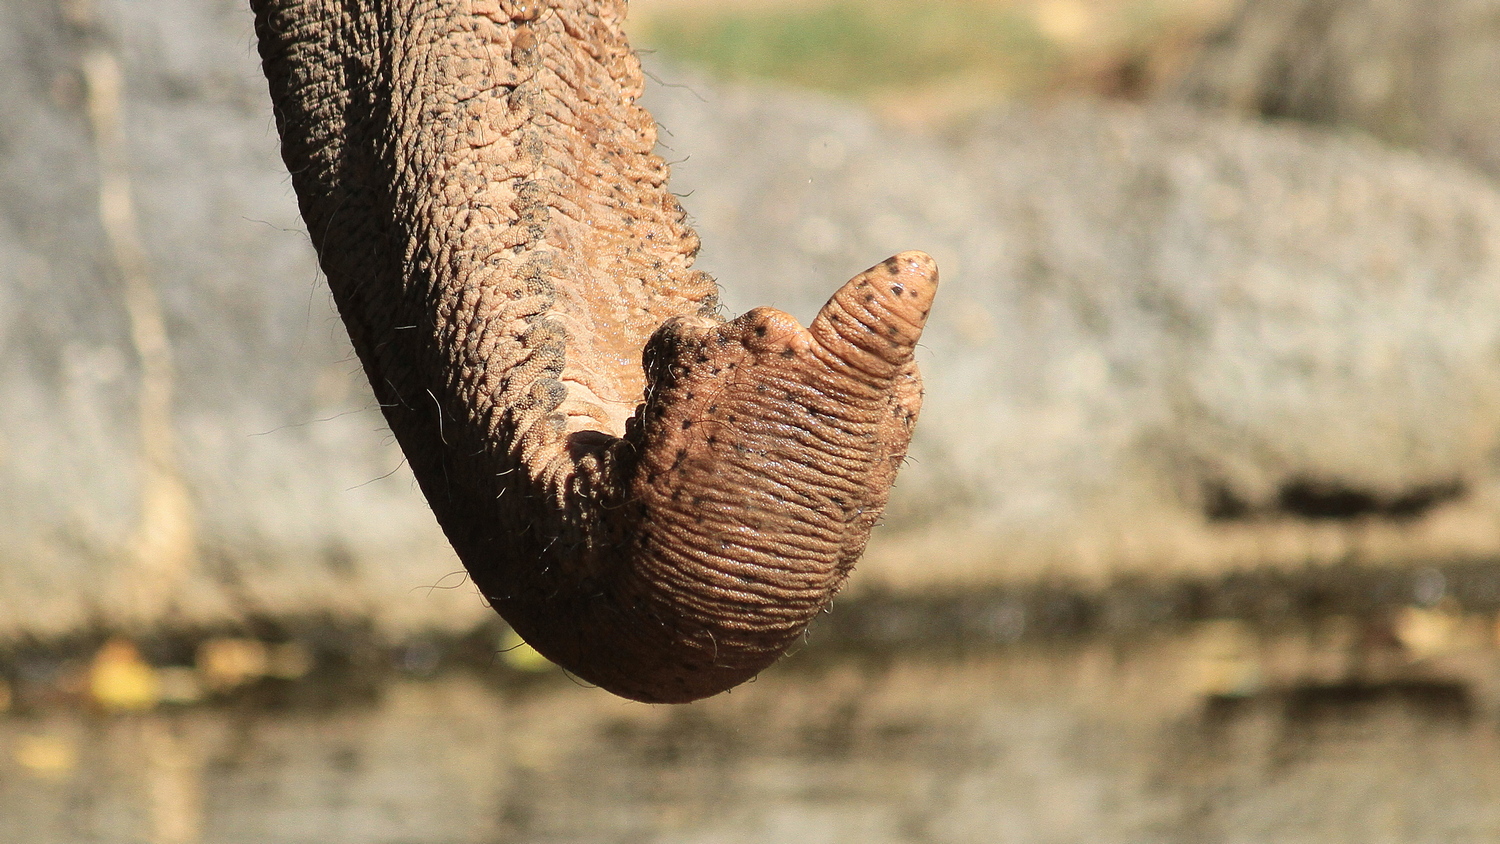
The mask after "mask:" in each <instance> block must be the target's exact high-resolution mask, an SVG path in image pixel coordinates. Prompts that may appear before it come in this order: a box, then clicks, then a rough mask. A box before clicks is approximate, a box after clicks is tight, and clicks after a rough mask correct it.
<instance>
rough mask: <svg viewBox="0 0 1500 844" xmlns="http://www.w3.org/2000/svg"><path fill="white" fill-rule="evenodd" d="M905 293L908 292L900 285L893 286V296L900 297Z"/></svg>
mask: <svg viewBox="0 0 1500 844" xmlns="http://www.w3.org/2000/svg"><path fill="white" fill-rule="evenodd" d="M905 291H906V288H904V287H902V286H901V285H899V284H893V285H891V293H892V294H893V295H895V296H900V295H901V294H902V293H904V292H905Z"/></svg>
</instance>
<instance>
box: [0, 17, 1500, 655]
mask: <svg viewBox="0 0 1500 844" xmlns="http://www.w3.org/2000/svg"><path fill="white" fill-rule="evenodd" d="M1408 5H1409V4H1402V3H1398V2H1395V0H1247V2H1246V3H1245V4H1244V6H1243V7H1242V9H1241V10H1240V11H1239V12H1237V13H1236V15H1235V16H1234V17H1232V18H1231V19H1230V20H1229V22H1228V25H1227V28H1225V29H1223V30H1221V31H1219V32H1218V33H1217V34H1214V35H1212V36H1211V37H1208V38H1206V39H1203V40H1202V41H1201V49H1199V48H1195V50H1194V51H1193V52H1192V53H1191V55H1192V57H1193V58H1192V60H1191V61H1185V62H1184V63H1183V64H1182V66H1181V69H1180V71H1179V72H1177V73H1175V75H1172V76H1170V78H1165V77H1164V78H1163V79H1162V80H1161V81H1160V82H1159V83H1153V84H1152V85H1150V86H1149V87H1148V89H1142V88H1140V87H1139V86H1134V87H1130V86H1127V87H1128V88H1129V90H1128V93H1130V94H1131V96H1133V97H1135V98H1136V99H1135V101H1132V102H1125V101H1122V100H1119V99H1114V100H1101V99H1099V98H1098V97H1076V96H1072V95H1067V96H1063V95H1054V96H1050V97H1047V98H1044V101H1042V102H1037V103H1033V104H1028V105H1022V104H1016V103H1013V104H1011V105H1009V106H1005V107H992V108H990V109H988V110H985V111H983V112H981V113H978V114H974V115H971V116H969V117H968V118H967V119H966V120H964V121H962V122H961V123H959V124H948V125H946V126H945V128H944V130H943V131H941V132H937V131H918V130H915V129H913V128H911V127H909V126H908V127H906V128H895V127H893V126H892V124H891V123H890V122H889V121H887V120H883V119H880V118H877V117H876V116H874V115H873V114H872V113H871V112H869V111H866V110H863V109H861V108H859V107H856V106H852V105H848V104H845V103H842V102H837V101H834V100H831V99H826V98H823V97H820V96H817V95H812V94H807V93H801V92H796V91H792V90H787V89H775V88H769V87H763V86H762V87H754V86H726V85H723V84H720V83H715V82H711V81H709V79H708V78H706V77H703V76H697V75H694V74H693V73H690V72H685V71H680V70H676V69H673V68H671V67H669V66H667V65H665V64H664V63H662V62H660V61H653V63H652V68H653V73H654V75H655V76H656V78H657V80H658V81H657V82H656V83H654V84H653V85H651V86H650V91H649V103H648V104H649V106H650V107H651V108H652V109H653V112H654V113H655V114H656V117H657V119H658V121H659V123H660V124H661V126H662V127H663V133H662V141H663V143H664V149H663V154H664V155H665V156H666V157H667V158H668V160H671V161H674V162H676V164H675V166H674V182H673V184H674V185H675V186H676V189H677V190H678V191H679V192H680V193H682V194H684V196H685V199H684V204H685V205H686V207H687V208H688V210H689V211H690V212H691V213H692V214H693V215H694V216H695V218H696V220H697V223H698V225H699V228H700V233H701V234H702V236H703V240H704V244H705V246H704V251H703V254H702V257H701V262H702V263H701V266H703V267H704V268H705V269H707V270H709V271H710V272H712V273H714V274H715V275H716V276H717V277H718V278H719V280H720V281H721V283H722V284H723V285H724V288H725V296H726V300H727V303H728V308H729V310H731V311H735V312H737V311H740V310H743V309H745V308H748V307H751V306H753V305H758V304H774V305H778V306H780V307H783V308H786V309H788V310H791V311H792V312H793V313H795V314H797V315H798V316H799V317H801V318H804V319H805V318H806V317H808V316H810V314H811V313H812V312H813V310H814V309H815V308H816V306H817V305H818V304H820V303H821V301H822V299H823V297H825V296H826V295H827V294H828V292H829V291H831V290H832V289H833V288H834V286H835V285H836V284H837V283H838V282H840V281H842V280H843V279H845V278H847V277H848V276H850V275H852V274H853V273H854V272H856V271H858V270H860V269H862V268H864V267H865V266H868V265H870V264H872V263H874V262H876V261H878V260H880V259H882V258H884V257H885V256H886V255H888V254H890V253H892V252H894V251H897V250H899V249H906V248H914V247H915V248H924V249H927V250H928V251H930V252H932V253H933V254H934V255H935V256H936V257H937V259H938V261H939V264H940V266H941V267H942V270H943V278H944V288H943V292H942V298H941V300H940V302H939V304H938V306H937V308H936V309H935V310H934V322H933V325H932V328H931V329H930V334H929V335H928V337H927V339H926V342H925V344H924V347H923V351H922V354H923V359H922V365H923V368H924V373H925V374H926V378H927V383H928V389H929V392H928V398H927V404H926V407H925V409H924V415H923V418H922V422H921V425H920V427H919V433H918V437H917V440H916V442H915V443H914V447H913V450H912V460H911V462H910V463H909V465H908V466H907V467H906V469H905V470H904V471H903V474H902V476H901V478H900V481H899V484H898V487H897V490H896V494H895V496H894V497H893V499H892V504H891V509H890V512H889V517H888V519H887V524H886V526H885V527H884V528H883V529H882V530H881V531H880V532H879V533H878V534H877V537H876V539H875V540H874V541H873V542H872V544H871V547H870V552H869V555H868V557H867V559H866V561H865V562H864V563H862V564H861V568H860V570H859V572H858V573H857V574H856V576H855V579H854V581H853V586H852V587H851V588H852V589H854V590H871V589H874V588H883V589H888V590H895V591H898V592H902V591H911V592H925V591H933V590H945V589H953V588H956V587H959V586H968V585H972V584H985V583H1001V582H1005V583H1016V582H1019V583H1035V582H1041V581H1049V582H1050V581H1057V580H1062V581H1067V582H1076V583H1081V584H1090V583H1102V582H1106V581H1111V580H1118V579H1119V578H1121V577H1127V576H1128V577H1145V578H1165V577H1170V576H1176V575H1179V574H1183V573H1195V574H1198V575H1203V576H1220V575H1224V574H1227V573H1230V572H1234V571H1242V570H1263V569H1266V568H1283V569H1300V567H1302V566H1305V565H1308V564H1313V565H1328V564H1351V563H1352V564H1360V565H1365V564H1368V565H1375V566H1428V565H1432V564H1435V563H1447V562H1474V561H1479V562H1485V561H1492V560H1494V559H1496V558H1497V556H1500V471H1497V457H1496V456H1497V447H1500V193H1497V190H1496V186H1495V184H1494V182H1493V177H1494V175H1495V174H1496V173H1497V167H1500V164H1496V162H1500V152H1497V150H1500V138H1496V137H1495V132H1496V131H1497V130H1496V129H1495V127H1496V126H1500V121H1497V120H1495V118H1494V115H1495V114H1496V111H1497V110H1500V98H1496V97H1495V96H1493V94H1492V92H1494V91H1496V90H1500V87H1497V86H1496V85H1495V84H1493V83H1492V81H1491V80H1493V79H1494V78H1495V77H1496V76H1500V63H1497V62H1495V61H1494V60H1493V56H1497V55H1500V50H1497V49H1496V44H1495V42H1496V41H1497V40H1500V2H1495V1H1494V0H1443V2H1434V3H1429V4H1420V8H1418V7H1417V6H1416V5H1413V6H1412V7H1411V8H1408ZM0 115H3V118H0V637H15V636H17V635H20V634H28V635H54V634H61V633H66V632H69V631H77V630H81V629H107V630H113V629H125V630H129V629H135V628H141V627H149V626H153V625H158V624H161V623H170V624H187V625H193V624H200V625H213V624H223V623H226V622H233V621H235V620H241V619H246V618H260V617H289V616H299V615H300V616H307V615H322V616H327V617H330V618H335V619H342V620H356V621H367V622H369V623H371V624H373V625H375V626H376V627H379V628H382V629H385V630H388V631H390V632H392V633H397V634H399V633H401V632H402V631H410V630H414V629H418V628H425V627H437V628H442V629H449V630H459V629H464V628H466V627H469V626H472V625H474V624H476V623H478V622H479V621H480V620H481V619H484V618H487V617H488V611H487V610H485V609H484V608H483V607H482V606H481V605H480V602H479V600H478V598H477V597H476V596H475V595H474V593H473V591H472V590H471V589H469V588H468V587H467V585H466V584H465V583H464V580H463V578H462V576H461V575H459V574H458V572H459V566H458V564H457V562H456V560H455V559H454V558H453V556H452V554H451V552H449V551H448V550H447V548H446V546H445V544H444V542H443V540H442V538H441V536H440V534H439V532H438V531H437V529H436V527H435V525H434V524H433V522H432V519H431V517H430V515H429V514H428V512H427V510H426V506H425V504H424V503H423V502H422V500H421V497H420V495H419V493H418V492H417V491H416V490H415V487H414V484H413V483H412V481H411V479H410V476H409V474H407V473H406V471H405V469H404V467H403V465H402V460H401V456H400V454H399V452H398V450H397V449H396V448H395V447H394V446H393V445H392V443H391V441H390V439H389V436H388V434H387V433H386V432H385V431H384V429H383V426H382V423H381V419H380V416H379V413H378V412H377V411H376V409H375V408H374V407H373V403H372V400H371V399H370V397H369V395H368V388H367V387H366V386H365V384H364V383H363V376H362V374H361V373H360V372H359V371H358V366H357V364H356V363H355V362H354V360H353V358H352V355H351V353H350V351H349V349H348V346H347V342H346V340H345V339H344V337H343V329H342V326H341V325H340V324H339V322H338V320H337V317H336V316H335V315H334V314H333V311H332V308H331V304H330V302H329V297H328V293H327V289H326V287H325V286H324V285H323V284H322V282H321V280H320V279H319V277H318V273H317V270H316V266H315V263H314V261H313V258H312V254H311V250H310V248H309V246H308V244H307V241H306V236H305V234H304V233H303V232H302V230H301V226H302V224H301V221H300V219H299V218H298V216H297V213H296V208H295V201H294V198H293V196H292V191H291V187H290V183H289V180H288V179H287V176H286V174H285V171H284V168H283V167H282V165H281V162H280V160H279V158H278V156H277V153H276V140H275V130H274V125H273V123H272V120H271V116H270V109H269V104H268V102H267V101H266V96H265V91H264V82H263V81H262V79H261V78H260V76H259V71H258V68H257V65H256V60H255V57H254V48H253V43H252V34H251V25H250V16H249V13H248V11H247V10H246V9H245V8H244V7H243V5H242V4H241V3H240V2H238V0H158V2H154V3H150V4H144V3H132V2H126V0H92V2H91V0H62V2H48V0H0ZM1492 139H1493V140H1492Z"/></svg>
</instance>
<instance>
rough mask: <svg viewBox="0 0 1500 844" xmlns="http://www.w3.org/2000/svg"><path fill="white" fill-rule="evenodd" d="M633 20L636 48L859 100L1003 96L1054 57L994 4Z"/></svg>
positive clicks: (1021, 21)
mask: <svg viewBox="0 0 1500 844" xmlns="http://www.w3.org/2000/svg"><path fill="white" fill-rule="evenodd" d="M633 28H634V30H635V33H636V38H637V39H638V41H639V42H640V43H641V45H642V46H643V47H645V48H646V49H654V50H658V51H660V52H661V53H662V54H663V55H666V56H668V57H670V58H672V59H675V60H678V61H682V62H691V63H693V64H696V65H699V66H702V67H705V68H707V69H708V70H710V71H711V72H713V73H715V74H716V75H719V76H721V77H724V78H730V79H766V80H776V81H780V82H790V83H793V84H796V85H801V86H804V87H810V88H818V89H822V90H826V91H832V92H835V93H839V94H845V95H849V96H854V97H860V98H868V97H871V96H876V95H881V94H889V93H896V92H900V91H903V90H912V89H924V88H932V87H934V86H943V85H946V84H965V85H972V86H978V87H980V88H982V89H984V91H985V92H986V93H991V94H1005V93H1008V92H1011V91H1013V90H1016V89H1030V88H1035V87H1037V86H1038V85H1040V84H1043V82H1044V80H1046V79H1047V78H1049V77H1050V76H1051V75H1052V74H1053V73H1054V72H1055V70H1056V68H1057V66H1058V64H1059V63H1060V62H1061V61H1062V59H1063V53H1062V51H1061V50H1059V49H1058V47H1057V46H1056V45H1055V44H1054V42H1053V41H1052V40H1051V39H1049V38H1048V37H1047V36H1046V35H1044V34H1043V33H1042V31H1041V30H1040V29H1039V28H1038V26H1037V24H1036V22H1035V20H1034V18H1033V17H1032V16H1031V15H1029V14H1027V13H1026V12H1025V11H1024V10H1020V9H1017V8H1015V7H1011V6H1008V5H999V4H996V3H994V2H989V3H985V2H945V3H910V2H901V3H897V2H886V0H864V2H848V1H847V0H843V1H842V2H840V1H839V0H836V1H835V2H826V3H816V4H808V5H803V6H791V5H786V4H780V3H777V4H771V5H769V6H768V7H753V6H748V5H746V6H738V5H737V6H732V7H728V8H725V7H715V6H714V5H713V4H703V5H701V6H691V7H688V8H676V9H673V10H671V11H670V13H667V12H659V13H657V14H650V13H647V14H645V15H643V16H642V18H641V19H640V20H639V21H637V22H636V25H635V26H634V27H633Z"/></svg>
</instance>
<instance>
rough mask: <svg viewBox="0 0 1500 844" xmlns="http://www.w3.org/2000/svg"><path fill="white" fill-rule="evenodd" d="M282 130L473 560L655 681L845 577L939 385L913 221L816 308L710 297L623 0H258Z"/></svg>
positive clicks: (441, 501) (728, 680) (346, 315)
mask: <svg viewBox="0 0 1500 844" xmlns="http://www.w3.org/2000/svg"><path fill="white" fill-rule="evenodd" d="M251 5H252V6H253V8H254V11H255V19H256V32H257V35H258V37H259V42H260V52H261V57H262V60H263V64H264V68H265V72H266V76H267V79H268V80H269V83H270V90H271V97H272V100H273V102H274V104H275V109H276V122H277V127H278V129H279V131H280V133H281V139H282V155H283V158H284V159H285V161H286V164H287V167H288V169H289V171H290V172H291V174H292V182H293V185H294V186H295V189H296V192H297V196H298V199H299V202H300V205H301V209H302V214H303V217H304V219H305V220H306V222H307V228H308V234H309V236H310V237H311V239H312V241H313V245H314V246H315V247H316V249H317V251H318V255H319V258H320V261H321V264H322V267H323V269H324V271H325V272H326V273H327V277H328V284H329V287H330V288H331V290H332V292H333V296H334V299H335V301H336V302H337V305H338V308H339V311H340V313H341V314H342V316H343V319H344V322H345V324H346V326H347V327H348V330H349V336H350V338H351V339H352V340H353V343H354V348H355V349H356V350H357V352H358V354H359V358H360V361H361V363H362V364H363V366H364V369H365V372H366V373H367V374H368V376H369V379H370V384H371V386H372V387H373V388H374V390H375V395H376V396H377V398H378V399H379V402H380V405H381V407H382V408H383V409H384V412H385V416H386V419H387V421H388V423H389V425H390V427H391V430H392V431H393V432H394V434H395V436H396V439H397V440H398V442H399V443H400V445H401V447H402V449H403V450H404V451H405V453H406V455H407V457H408V459H409V461H410V464H411V468H412V470H413V472H414V473H415V475H416V478H417V481H418V482H419V483H420V485H421V487H422V490H423V492H424V493H425V494H426V496H427V500H428V501H429V502H430V503H431V505H432V509H433V512H434V513H435V514H436V516H437V518H438V521H439V522H440V523H441V525H442V527H443V529H444V531H445V532H446V534H447V536H448V538H449V540H450V541H451V542H452V543H453V547H454V549H455V550H456V551H457V552H458V555H459V557H460V558H461V559H462V561H463V563H464V565H465V567H467V569H468V571H469V573H470V575H471V576H472V577H473V580H474V583H475V584H476V585H477V586H478V588H479V589H480V591H481V592H482V593H483V594H484V596H485V597H486V598H487V599H488V600H489V602H490V603H491V604H492V605H493V607H494V609H495V610H496V611H498V612H499V613H500V615H502V616H503V617H504V618H505V619H506V621H508V622H509V623H510V624H511V625H512V626H513V627H514V628H515V630H516V631H517V632H518V633H519V634H520V635H521V636H522V637H524V638H525V639H526V641H527V642H529V643H530V644H531V645H532V646H534V647H535V648H536V649H537V650H538V651H540V652H541V653H542V654H543V655H545V656H546V657H548V658H549V659H551V660H553V661H554V662H556V663H558V664H559V665H562V666H563V667H565V668H567V669H568V670H570V671H572V672H573V673H574V674H576V675H577V676H578V677H580V678H582V679H584V680H586V681H589V682H592V683H596V684H598V685H599V686H602V687H604V688H606V689H608V690H610V691H612V692H615V693H617V694H620V695H623V696H625V697H629V698H633V699H636V700H641V701H648V702H683V701H689V700H695V699H698V698H701V697H706V696H708V695H712V694H715V693H717V692H720V691H722V690H725V689H728V688H730V687H733V686H735V685H737V684H739V683H742V682H744V681H745V680H747V679H749V678H751V677H753V676H754V675H755V674H756V673H757V672H759V671H760V670H762V669H763V668H765V667H766V666H767V665H770V664H771V663H772V662H774V661H775V660H776V658H777V657H778V656H779V655H780V654H781V653H782V652H783V651H785V650H786V649H787V647H789V646H790V645H791V644H792V643H794V642H795V641H796V640H797V639H798V637H799V636H800V635H801V634H802V632H803V631H804V630H805V628H806V626H807V624H808V623H809V622H810V621H811V619H812V618H813V617H814V616H815V615H816V614H817V612H818V611H819V610H821V609H822V608H823V607H825V606H826V605H827V604H828V602H829V600H830V599H831V598H832V596H833V594H834V593H835V592H836V591H837V590H838V589H839V587H840V586H841V585H842V584H843V583H844V580H845V578H846V577H847V576H848V574H849V570H850V568H851V567H852V566H853V565H854V562H855V560H856V559H858V557H859V555H860V553H861V552H862V551H863V549H864V546H865V542H866V540H867V539H868V537H869V533H870V530H871V528H872V527H873V526H874V525H875V523H876V521H877V520H878V519H879V517H880V513H881V510H882V508H883V507H884V506H885V501H886V496H887V493H888V490H889V488H890V485H891V483H892V481H893V480H894V478H895V475H896V470H897V468H898V466H899V464H900V463H901V461H902V459H903V458H904V455H905V452H906V447H907V443H908V441H909V439H910V436H911V429H912V425H913V424H914V423H915V421H916V416H917V410H918V407H919V406H920V404H921V383H920V379H919V377H918V374H917V369H916V366H915V364H914V363H913V360H912V352H913V348H914V347H915V345H916V342H917V339H918V336H919V335H920V333H921V330H922V326H923V324H924V322H925V320H926V317H927V313H928V310H929V309H930V307H931V303H932V297H933V294H934V292H935V290H936V286H937V271H936V268H935V266H934V264H933V262H932V260H931V259H930V258H929V257H927V256H926V255H924V254H922V253H920V252H905V253H902V254H900V255H897V256H895V257H893V258H890V259H888V260H886V261H884V262H883V263H880V264H878V265H876V266H875V267H873V268H871V269H870V270H867V271H865V272H863V273H860V274H859V275H858V276H856V277H855V278H854V279H853V280H851V281H849V282H848V283H847V284H845V285H844V286H843V287H841V288H840V289H839V290H838V291H837V292H836V293H835V294H834V295H833V298H831V299H830V300H829V302H828V304H827V305H826V306H825V307H824V308H823V310H822V312H821V313H819V314H818V316H817V317H816V318H815V319H814V320H813V322H812V324H811V325H810V326H808V327H807V328H803V327H802V326H801V325H799V324H798V323H797V321H796V320H794V319H793V318H792V317H790V316H788V315H787V314H785V313H782V312H780V311H777V310H773V309H770V308H757V309H755V310H752V311H750V312H749V313H747V314H745V315H743V316H741V317H739V318H738V319H734V320H729V321H725V320H723V319H721V318H720V317H719V316H718V315H717V310H718V303H717V299H716V293H715V291H716V287H715V284H714V282H713V280H712V279H711V278H709V277H708V276H707V275H705V274H704V273H701V272H698V271H695V270H693V269H692V262H693V257H694V255H695V253H696V252H697V248H698V241H697V237H696V235H694V234H693V232H692V230H691V229H690V228H689V227H688V226H687V224H686V223H685V221H684V215H683V211H682V209H681V207H680V206H679V205H678V203H677V200H676V198H675V197H674V196H673V195H672V194H671V193H670V191H668V189H667V167H666V165H665V164H664V163H663V162H662V161H661V159H660V158H658V157H657V156H656V155H654V154H653V151H652V150H653V147H654V144H655V140H656V132H655V125H654V123H653V122H652V120H651V117H650V115H648V114H647V113H646V112H645V111H644V110H643V109H642V108H640V107H639V106H638V105H637V104H636V101H637V98H638V97H639V96H640V94H641V88H642V75H641V69H640V64H639V62H638V61H637V59H636V57H635V55H634V54H633V53H632V52H631V50H630V47H629V45H628V44H627V42H626V40H625V37H624V35H623V33H622V31H621V23H622V20H623V17H624V14H625V4H624V2H610V0H547V2H539V0H251Z"/></svg>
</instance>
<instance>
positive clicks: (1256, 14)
mask: <svg viewBox="0 0 1500 844" xmlns="http://www.w3.org/2000/svg"><path fill="white" fill-rule="evenodd" d="M1497 56H1500V2H1497V0H1424V2H1420V3H1416V2H1411V0H1245V2H1244V3H1243V4H1242V5H1241V6H1240V8H1239V10H1238V12H1237V14H1236V15H1235V16H1234V18H1233V19H1232V21H1231V22H1230V24H1229V25H1228V26H1227V27H1226V28H1225V29H1223V30H1222V31H1221V32H1219V33H1217V34H1216V35H1215V36H1214V37H1213V38H1211V39H1209V40H1208V41H1207V42H1206V43H1205V44H1204V45H1203V48H1202V50H1201V52H1200V54H1199V57H1198V59H1197V61H1196V62H1195V63H1194V64H1193V65H1192V67H1191V68H1190V69H1189V71H1188V72H1187V74H1186V76H1185V77H1184V78H1183V79H1181V80H1180V82H1179V83H1178V84H1177V85H1176V86H1175V88H1174V90H1173V91H1172V95H1173V96H1180V97H1185V98H1186V99H1187V100H1188V101H1190V102H1193V103H1196V104H1199V105H1208V106H1214V107H1223V108H1228V109H1232V110H1236V111H1240V112H1243V113H1252V114H1259V115H1263V116H1268V117H1285V118H1294V119H1298V120H1305V121H1311V122H1315V123H1320V124H1324V125H1328V126H1336V127H1344V128H1352V129H1358V130H1363V131H1366V132H1370V133H1372V134H1374V135H1375V136H1377V137H1379V138H1381V139H1383V140H1386V141H1388V142H1392V143H1395V144H1399V145H1403V146H1412V147H1420V148H1423V149H1427V150H1430V151H1434V152H1438V153H1442V154H1446V155H1453V156H1457V157H1459V158H1462V159H1464V160H1467V161H1469V162H1471V163H1473V164H1475V165H1477V166H1479V167H1481V168H1482V169H1484V170H1486V171H1488V172H1489V173H1490V174H1491V175H1500V97H1497V96H1496V94H1495V92H1496V91H1497V90H1500V59H1497Z"/></svg>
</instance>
